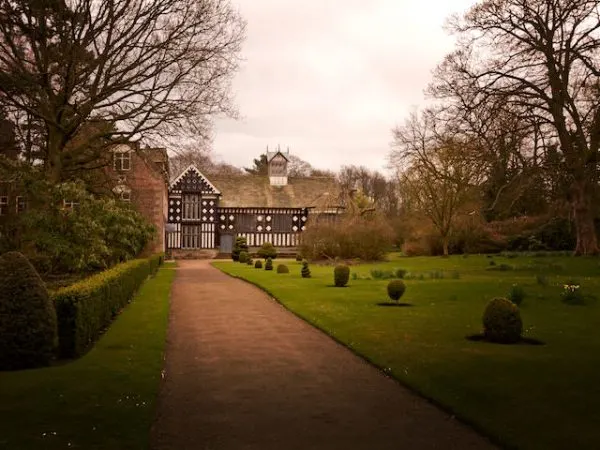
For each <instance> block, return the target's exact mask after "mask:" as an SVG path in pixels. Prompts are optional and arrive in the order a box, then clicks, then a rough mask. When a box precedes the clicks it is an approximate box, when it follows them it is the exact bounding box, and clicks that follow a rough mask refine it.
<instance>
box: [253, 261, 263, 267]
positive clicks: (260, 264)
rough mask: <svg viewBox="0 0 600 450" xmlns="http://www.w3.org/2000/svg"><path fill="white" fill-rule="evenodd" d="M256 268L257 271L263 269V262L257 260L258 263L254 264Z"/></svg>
mask: <svg viewBox="0 0 600 450" xmlns="http://www.w3.org/2000/svg"><path fill="white" fill-rule="evenodd" d="M254 268H255V269H262V261H261V260H260V259H257V260H256V262H255V263H254Z"/></svg>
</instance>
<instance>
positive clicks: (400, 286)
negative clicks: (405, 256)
mask: <svg viewBox="0 0 600 450" xmlns="http://www.w3.org/2000/svg"><path fill="white" fill-rule="evenodd" d="M405 291H406V285H405V284H404V281H402V280H392V281H390V282H389V283H388V285H387V293H388V296H389V297H390V299H392V300H394V301H396V302H397V301H398V300H400V297H402V296H403V295H404V292H405Z"/></svg>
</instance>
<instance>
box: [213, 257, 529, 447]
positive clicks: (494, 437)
mask: <svg viewBox="0 0 600 450" xmlns="http://www.w3.org/2000/svg"><path fill="white" fill-rule="evenodd" d="M211 265H212V266H213V267H215V268H216V269H218V270H220V271H221V272H223V273H224V274H225V275H227V276H229V277H231V278H235V279H238V280H242V281H244V282H245V283H248V284H251V285H253V286H255V287H256V288H258V289H260V290H261V291H263V292H264V293H266V294H267V295H269V297H271V298H272V299H273V300H274V301H275V302H277V303H278V304H279V305H281V307H283V308H285V310H286V311H289V312H290V313H291V314H293V315H294V316H296V317H298V318H299V319H301V320H302V321H304V322H306V323H307V324H308V325H310V326H311V327H313V328H316V329H317V330H319V331H321V332H323V333H324V334H325V335H327V336H328V337H329V338H331V339H333V340H334V341H335V342H336V343H337V344H339V345H341V346H342V347H344V348H345V349H347V350H350V351H351V352H352V353H353V354H354V355H356V356H357V357H359V358H360V359H362V360H364V361H366V362H367V363H368V364H370V365H371V366H373V367H375V368H376V369H377V370H378V371H379V372H381V373H382V374H383V375H384V376H386V377H387V378H390V379H392V380H394V381H395V382H397V383H398V384H399V385H400V386H401V387H404V388H406V389H409V390H410V391H411V392H413V393H414V394H416V395H417V396H418V397H420V398H421V399H422V400H424V401H426V402H428V403H430V404H432V405H434V406H436V407H437V408H440V409H441V410H442V411H444V412H446V413H447V414H449V415H450V416H451V418H452V419H455V420H458V421H460V422H461V423H463V424H465V425H466V426H468V427H470V428H471V429H473V430H475V431H476V432H478V433H480V434H481V435H482V436H484V437H486V438H488V439H489V440H490V442H492V443H493V444H495V445H498V446H501V447H502V448H505V449H507V450H518V447H517V446H515V445H512V444H510V443H508V442H506V441H504V440H503V439H502V438H501V437H499V436H497V435H495V434H493V433H490V431H489V430H487V429H485V428H484V427H482V426H481V425H480V424H479V423H477V422H475V421H474V420H472V419H471V418H469V417H467V416H464V415H462V414H457V413H456V412H455V411H454V410H453V409H452V407H451V406H449V405H447V404H445V403H442V402H440V401H438V400H437V399H435V398H433V397H430V396H428V395H427V394H426V393H425V392H423V391H422V390H421V389H419V388H418V387H416V386H414V385H412V384H410V383H408V382H407V381H406V380H403V379H401V378H399V377H397V376H395V375H394V373H393V372H390V371H388V370H386V368H385V367H382V366H381V365H379V364H377V362H375V361H373V360H372V359H371V358H370V357H369V356H368V355H365V354H363V353H360V352H359V351H358V350H356V349H355V348H353V347H351V346H349V345H348V344H346V343H345V342H344V341H342V340H340V339H339V338H337V337H336V336H335V335H333V334H332V333H331V332H329V331H328V330H326V329H325V328H322V327H320V326H319V325H317V324H315V323H314V322H313V321H311V320H310V319H309V318H308V317H305V316H303V315H302V314H299V313H297V312H296V311H294V310H293V309H290V308H288V307H287V306H286V305H285V303H283V302H282V301H281V300H279V299H278V298H277V296H275V295H274V294H273V293H272V292H270V291H269V290H268V289H267V288H265V287H264V286H261V285H260V284H258V283H256V282H254V281H251V280H248V279H246V278H244V277H242V276H239V275H232V274H230V273H228V272H227V271H225V270H223V269H222V268H221V267H218V266H215V265H213V264H211Z"/></svg>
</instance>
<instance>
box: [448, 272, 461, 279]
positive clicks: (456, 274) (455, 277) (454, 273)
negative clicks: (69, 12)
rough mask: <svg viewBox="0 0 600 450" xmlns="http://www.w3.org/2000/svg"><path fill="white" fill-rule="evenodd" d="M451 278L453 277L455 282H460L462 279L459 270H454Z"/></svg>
mask: <svg viewBox="0 0 600 450" xmlns="http://www.w3.org/2000/svg"><path fill="white" fill-rule="evenodd" d="M450 276H451V277H452V279H453V280H459V279H460V272H459V271H458V270H454V271H452V273H451V274H450Z"/></svg>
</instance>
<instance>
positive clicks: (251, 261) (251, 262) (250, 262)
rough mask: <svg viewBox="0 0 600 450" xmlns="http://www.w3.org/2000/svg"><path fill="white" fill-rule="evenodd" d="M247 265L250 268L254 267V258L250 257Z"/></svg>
mask: <svg viewBox="0 0 600 450" xmlns="http://www.w3.org/2000/svg"><path fill="white" fill-rule="evenodd" d="M246 264H248V265H249V266H252V265H253V264H254V260H253V259H252V258H250V257H248V260H247V261H246Z"/></svg>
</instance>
